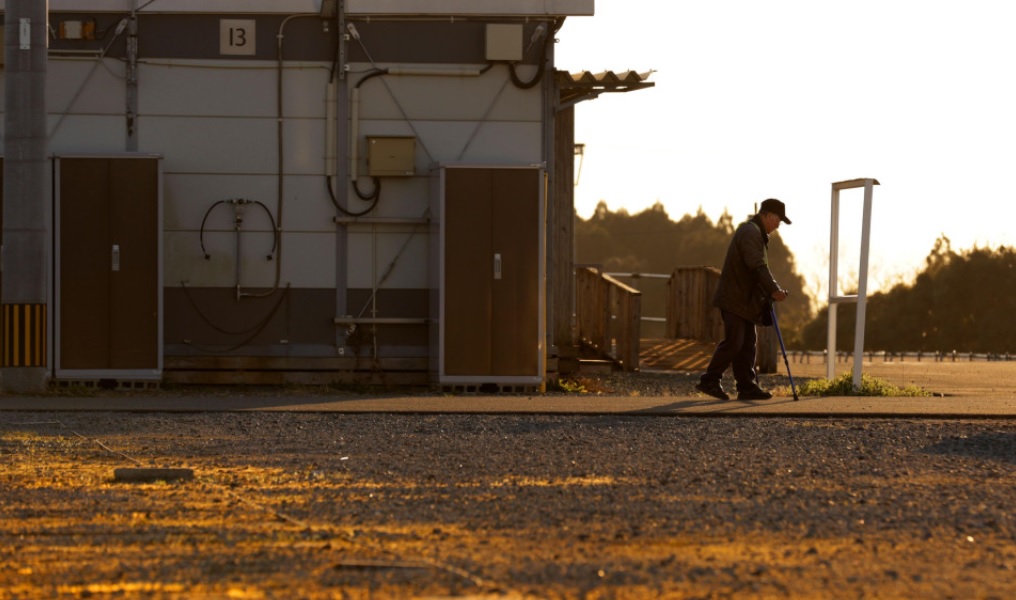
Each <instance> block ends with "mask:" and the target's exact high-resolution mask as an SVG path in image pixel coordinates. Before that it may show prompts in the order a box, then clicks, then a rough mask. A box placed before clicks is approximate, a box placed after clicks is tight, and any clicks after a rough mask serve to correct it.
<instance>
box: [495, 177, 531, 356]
mask: <svg viewBox="0 0 1016 600" xmlns="http://www.w3.org/2000/svg"><path fill="white" fill-rule="evenodd" d="M539 186H540V172H539V171H538V170H536V169H497V170H494V171H493V185H492V187H491V194H492V196H493V215H492V227H491V230H492V237H493V252H494V254H496V255H499V256H500V265H501V275H500V278H495V279H494V287H493V290H492V296H491V299H492V304H493V309H492V321H491V328H492V331H493V340H494V342H493V346H492V348H491V354H492V359H491V365H492V367H493V370H492V371H491V372H492V373H493V374H494V375H538V374H539V364H538V363H539V360H538V359H539V353H538V352H539V339H537V338H538V335H539V330H538V325H539V323H538V319H539V314H540V313H539V298H540V288H539V284H540V281H539V256H540V239H539V227H540V222H539V218H540V210H539V207H540V205H539V189H540V187H539Z"/></svg>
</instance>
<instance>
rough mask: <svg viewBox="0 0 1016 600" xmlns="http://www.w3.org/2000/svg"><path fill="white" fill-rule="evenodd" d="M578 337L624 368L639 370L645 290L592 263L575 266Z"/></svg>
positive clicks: (584, 343)
mask: <svg viewBox="0 0 1016 600" xmlns="http://www.w3.org/2000/svg"><path fill="white" fill-rule="evenodd" d="M575 315H576V324H577V326H578V337H579V341H580V342H581V343H582V344H583V345H585V346H587V347H589V348H592V349H594V350H596V351H597V352H598V353H599V354H600V355H601V356H604V357H606V358H609V359H610V360H613V361H614V362H615V363H617V365H618V366H620V367H621V369H622V370H625V371H638V370H639V340H640V338H641V325H642V292H640V291H638V290H636V289H635V288H632V287H629V286H627V285H625V284H623V283H621V282H620V281H618V280H616V279H614V278H613V277H610V276H609V275H604V274H602V273H601V272H599V271H598V270H596V269H594V268H591V267H579V268H577V269H576V270H575Z"/></svg>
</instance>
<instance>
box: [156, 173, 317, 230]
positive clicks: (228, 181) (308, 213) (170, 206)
mask: <svg viewBox="0 0 1016 600" xmlns="http://www.w3.org/2000/svg"><path fill="white" fill-rule="evenodd" d="M324 185H325V184H324V177H319V176H289V177H287V178H286V188H285V190H286V194H285V197H286V201H285V205H284V206H283V214H282V216H283V221H284V222H283V223H282V227H283V229H284V230H285V231H286V232H289V233H294V232H307V231H310V232H317V233H332V232H334V231H335V222H334V217H335V214H336V209H335V207H334V205H332V203H331V200H329V199H328V192H327V190H326V189H325V187H324ZM163 193H164V203H165V210H164V222H165V228H166V229H167V230H188V231H198V230H199V229H200V228H201V221H202V220H203V219H204V217H205V213H206V212H207V211H208V209H209V208H210V207H211V206H212V205H213V204H215V203H216V202H218V201H219V200H226V199H232V198H244V199H248V200H257V201H259V202H261V203H262V204H264V205H265V206H266V207H268V208H269V210H270V211H271V213H272V216H273V217H275V218H276V219H277V218H278V217H277V215H278V210H277V189H276V178H275V176H274V175H242V176H236V175H204V174H189V173H164V174H163ZM259 210H260V209H259ZM211 218H212V217H211V215H210V216H209V219H211Z"/></svg>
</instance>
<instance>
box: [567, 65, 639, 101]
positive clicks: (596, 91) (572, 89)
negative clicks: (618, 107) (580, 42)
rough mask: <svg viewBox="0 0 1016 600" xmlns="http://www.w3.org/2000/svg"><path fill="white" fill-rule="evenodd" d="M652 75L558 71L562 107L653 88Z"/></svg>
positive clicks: (624, 72)
mask: <svg viewBox="0 0 1016 600" xmlns="http://www.w3.org/2000/svg"><path fill="white" fill-rule="evenodd" d="M652 74H653V71H646V72H644V73H637V72H635V71H622V72H619V73H617V72H614V71H603V72H602V73H592V72H590V71H582V72H580V73H569V72H567V71H558V72H557V86H558V89H559V90H560V91H561V98H560V99H561V106H562V108H566V107H569V106H573V105H575V104H578V103H579V102H582V101H584V100H593V99H595V98H597V97H598V96H599V95H600V94H606V93H617V92H633V91H635V90H644V89H646V88H651V87H653V86H655V85H656V84H655V83H653V82H651V81H647V80H648V79H649V77H650V76H651V75H652Z"/></svg>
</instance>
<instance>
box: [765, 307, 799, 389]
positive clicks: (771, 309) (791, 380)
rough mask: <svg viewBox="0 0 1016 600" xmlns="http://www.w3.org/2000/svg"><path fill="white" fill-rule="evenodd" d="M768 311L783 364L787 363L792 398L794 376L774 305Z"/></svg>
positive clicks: (794, 387)
mask: <svg viewBox="0 0 1016 600" xmlns="http://www.w3.org/2000/svg"><path fill="white" fill-rule="evenodd" d="M769 312H770V313H772V315H773V328H774V329H775V330H776V339H778V340H780V350H782V351H783V364H785V365H787V377H789V378H790V389H791V391H793V392H794V400H799V398H798V397H797V386H795V385H794V376H793V375H791V373H790V361H789V360H787V347H786V346H784V345H783V334H781V333H780V323H779V321H777V320H776V307H775V306H773V305H772V304H770V305H769Z"/></svg>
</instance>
